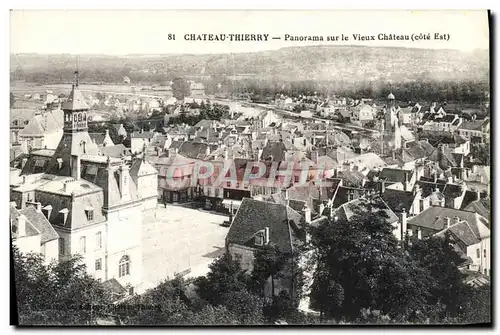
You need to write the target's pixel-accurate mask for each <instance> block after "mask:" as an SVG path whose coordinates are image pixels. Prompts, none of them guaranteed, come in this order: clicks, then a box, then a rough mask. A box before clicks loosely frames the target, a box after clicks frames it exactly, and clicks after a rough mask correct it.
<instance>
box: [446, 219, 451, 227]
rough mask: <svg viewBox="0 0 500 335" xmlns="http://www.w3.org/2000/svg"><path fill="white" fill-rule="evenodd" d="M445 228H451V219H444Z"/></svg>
mask: <svg viewBox="0 0 500 335" xmlns="http://www.w3.org/2000/svg"><path fill="white" fill-rule="evenodd" d="M445 219H446V228H450V226H451V219H450V218H449V217H446V218H445Z"/></svg>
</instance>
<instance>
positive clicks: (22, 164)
mask: <svg viewBox="0 0 500 335" xmlns="http://www.w3.org/2000/svg"><path fill="white" fill-rule="evenodd" d="M27 162H28V158H23V159H22V160H21V170H22V169H24V166H25V165H26V163H27Z"/></svg>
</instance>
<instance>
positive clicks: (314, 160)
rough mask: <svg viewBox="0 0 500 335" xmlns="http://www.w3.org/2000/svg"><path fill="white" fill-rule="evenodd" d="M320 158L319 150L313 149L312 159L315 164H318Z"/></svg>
mask: <svg viewBox="0 0 500 335" xmlns="http://www.w3.org/2000/svg"><path fill="white" fill-rule="evenodd" d="M318 158H319V153H318V150H313V151H311V160H312V161H313V162H314V164H316V165H318Z"/></svg>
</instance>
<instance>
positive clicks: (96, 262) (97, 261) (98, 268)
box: [95, 258, 102, 271]
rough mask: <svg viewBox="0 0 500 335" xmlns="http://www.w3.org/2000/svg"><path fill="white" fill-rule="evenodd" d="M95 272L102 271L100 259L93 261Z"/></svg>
mask: <svg viewBox="0 0 500 335" xmlns="http://www.w3.org/2000/svg"><path fill="white" fill-rule="evenodd" d="M95 270H96V271H99V270H102V261H101V259H100V258H99V259H96V260H95Z"/></svg>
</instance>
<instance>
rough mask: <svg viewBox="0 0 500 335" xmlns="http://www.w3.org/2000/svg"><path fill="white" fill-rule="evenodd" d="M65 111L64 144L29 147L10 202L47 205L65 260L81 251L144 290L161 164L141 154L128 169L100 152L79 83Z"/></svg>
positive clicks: (94, 268)
mask: <svg viewBox="0 0 500 335" xmlns="http://www.w3.org/2000/svg"><path fill="white" fill-rule="evenodd" d="M62 110H63V112H64V127H63V135H62V138H61V140H60V142H59V145H58V146H57V148H56V149H55V150H49V149H44V150H34V151H32V152H31V153H30V154H29V157H28V159H27V161H26V162H25V164H23V166H22V170H21V173H20V176H19V178H15V179H12V180H11V201H13V202H15V203H16V207H17V209H19V210H23V209H24V208H26V206H28V205H30V204H35V205H37V206H39V207H41V210H42V212H43V214H44V215H45V217H46V218H47V220H48V221H49V222H50V224H51V225H52V227H53V228H54V229H55V231H56V232H57V234H58V235H59V240H58V242H59V258H60V259H65V258H67V257H68V256H70V255H73V254H81V255H82V256H83V262H84V263H85V265H86V266H87V271H88V272H89V273H90V274H92V275H93V276H94V277H96V278H98V279H101V280H102V281H107V280H109V279H111V278H115V279H117V281H118V282H119V283H120V284H121V285H122V286H123V287H125V288H127V289H128V290H129V293H133V292H137V291H140V290H141V283H142V224H143V211H144V210H145V209H148V208H151V207H154V206H155V205H156V203H155V201H152V199H155V200H156V194H157V188H156V185H157V174H156V171H155V170H154V168H153V167H152V166H151V165H150V164H149V163H148V162H146V161H145V160H143V159H142V158H141V159H139V158H138V159H136V160H135V161H133V162H132V166H131V168H129V166H128V165H127V164H126V163H125V162H124V161H122V160H121V159H119V158H113V157H106V156H104V155H103V154H102V153H101V151H100V149H99V147H98V146H97V145H96V143H95V142H94V141H92V138H91V137H90V135H89V133H88V126H87V118H88V115H87V113H88V110H89V107H88V105H87V104H86V103H85V101H84V98H83V96H82V94H81V92H80V90H79V89H78V82H77V84H76V85H73V89H72V91H71V93H70V95H69V97H68V100H67V101H66V102H65V103H64V104H63V105H62Z"/></svg>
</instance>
